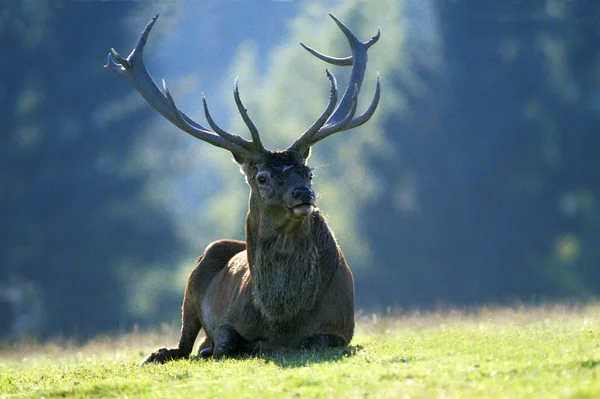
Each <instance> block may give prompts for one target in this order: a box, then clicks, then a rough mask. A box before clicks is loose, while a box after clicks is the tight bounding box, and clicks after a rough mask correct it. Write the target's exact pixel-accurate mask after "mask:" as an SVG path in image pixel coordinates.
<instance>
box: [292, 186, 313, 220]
mask: <svg viewBox="0 0 600 399" xmlns="http://www.w3.org/2000/svg"><path fill="white" fill-rule="evenodd" d="M289 208H290V210H291V211H292V214H293V215H294V216H295V217H302V216H308V215H310V214H311V213H313V211H314V210H315V192H314V191H313V190H312V189H311V188H310V187H308V186H306V185H301V186H297V187H295V188H294V189H293V190H292V199H291V202H290V206H289Z"/></svg>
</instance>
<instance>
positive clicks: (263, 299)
mask: <svg viewBox="0 0 600 399" xmlns="http://www.w3.org/2000/svg"><path fill="white" fill-rule="evenodd" d="M318 218H319V215H318V214H317V213H315V214H313V215H311V216H309V217H307V218H306V219H304V220H302V221H300V222H298V223H296V224H294V225H293V226H286V227H283V228H280V229H272V228H270V227H269V228H267V227H266V226H270V225H271V224H270V223H264V221H261V220H257V219H254V218H253V217H252V215H251V213H249V214H248V219H247V225H246V239H247V243H248V262H249V266H250V273H251V275H252V281H253V294H254V301H255V304H256V305H257V307H258V308H259V309H260V310H261V312H262V313H263V315H264V316H265V317H266V318H267V320H269V321H271V322H275V323H277V322H280V323H284V324H285V322H286V321H288V320H293V319H297V318H298V317H301V316H302V315H301V312H302V311H303V310H306V309H311V308H312V305H313V304H315V303H316V300H317V295H318V292H319V282H320V277H319V267H318V265H319V249H318V247H317V241H318V240H316V239H315V237H314V235H315V234H314V231H315V230H314V227H315V223H318Z"/></svg>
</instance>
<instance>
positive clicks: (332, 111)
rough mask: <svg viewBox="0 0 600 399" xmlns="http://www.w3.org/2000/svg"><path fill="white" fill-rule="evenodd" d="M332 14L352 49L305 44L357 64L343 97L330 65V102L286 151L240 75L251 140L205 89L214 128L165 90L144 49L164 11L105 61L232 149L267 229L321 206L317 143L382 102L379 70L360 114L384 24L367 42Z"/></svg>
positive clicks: (160, 107)
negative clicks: (221, 117) (266, 140)
mask: <svg viewBox="0 0 600 399" xmlns="http://www.w3.org/2000/svg"><path fill="white" fill-rule="evenodd" d="M330 16H331V18H333V20H334V21H335V22H336V23H337V25H338V26H339V28H340V29H341V30H342V32H343V33H344V35H345V36H346V38H347V39H348V43H349V44H350V48H351V50H352V55H351V56H349V57H345V58H335V57H330V56H327V55H324V54H321V53H319V52H317V51H316V50H314V49H312V48H310V47H308V46H305V45H304V44H302V46H303V47H304V48H305V49H306V50H308V51H309V52H310V53H312V54H313V55H315V56H316V57H318V58H320V59H322V60H323V61H326V62H328V63H330V64H334V65H342V66H343V65H347V66H350V65H351V66H352V71H351V73H350V79H349V81H348V86H347V87H346V90H345V92H344V94H343V96H342V99H341V100H340V101H339V103H338V101H337V100H338V89H337V82H336V79H335V76H334V75H333V74H332V73H331V72H330V71H329V70H326V72H327V77H328V78H329V81H330V84H331V95H330V98H329V103H328V105H327V107H326V108H325V110H324V111H323V113H322V114H321V116H320V117H319V118H318V119H317V120H316V121H315V122H314V123H313V124H312V126H310V127H309V128H308V130H306V132H304V133H303V134H302V135H301V136H300V137H299V138H298V139H297V140H296V141H295V142H294V143H293V144H292V145H291V146H290V147H289V148H287V149H286V150H284V151H269V150H267V149H265V148H264V146H263V145H262V143H261V140H260V135H259V133H258V130H257V128H256V126H255V125H254V123H253V122H252V120H251V119H250V117H249V116H248V113H247V110H246V108H245V107H244V105H243V104H242V101H241V99H240V95H239V90H238V83H237V78H236V80H235V84H234V91H233V95H234V99H235V103H236V105H237V108H238V111H239V113H240V115H241V117H242V119H243V120H244V122H245V124H246V126H247V127H248V130H249V131H250V135H251V138H252V139H251V140H246V139H244V138H242V137H240V136H238V135H235V134H232V133H229V132H227V131H225V130H224V129H222V128H220V127H219V126H218V125H217V124H216V123H215V121H214V120H213V118H212V117H211V115H210V112H209V110H208V105H207V102H206V98H205V97H204V95H203V96H202V100H203V105H204V113H205V115H206V120H207V122H208V125H209V126H210V129H209V128H207V127H204V126H202V125H201V124H199V123H198V122H195V121H194V120H192V119H191V118H190V117H188V116H187V115H186V114H185V113H183V112H182V111H180V110H179V109H178V108H177V106H176V104H175V101H174V100H173V97H172V96H171V93H170V92H169V89H168V88H167V85H166V83H165V81H164V80H163V82H162V87H163V88H162V90H161V89H159V88H158V87H157V85H156V84H155V83H154V81H153V79H152V77H151V76H150V75H149V73H148V71H147V69H146V67H145V65H144V59H143V53H144V46H145V45H146V41H147V39H148V35H149V34H150V31H151V30H152V27H153V26H154V23H155V22H156V20H157V19H158V15H156V16H155V17H154V18H153V19H152V20H151V21H150V22H149V23H148V25H147V26H146V28H145V29H144V31H143V32H142V34H141V36H140V38H139V40H138V42H137V44H136V46H135V48H134V49H133V51H132V52H131V54H129V56H128V57H127V58H123V57H121V56H120V55H119V54H118V53H117V52H116V51H115V50H114V49H111V53H110V54H109V55H108V62H107V64H106V65H105V66H104V67H105V68H107V69H109V70H111V71H113V72H115V73H117V74H118V75H121V76H124V77H126V78H127V79H129V80H130V81H131V83H132V84H133V86H134V87H135V88H136V89H137V90H138V92H139V93H140V94H141V95H142V97H144V99H145V100H146V101H147V102H148V104H150V105H151V106H152V107H153V108H154V109H155V110H157V111H158V112H159V113H160V114H161V115H162V116H164V117H165V118H166V119H168V120H169V121H170V122H171V123H172V124H174V125H175V126H177V127H178V128H180V129H181V130H183V131H184V132H186V133H188V134H190V135H192V136H194V137H196V138H198V139H200V140H202V141H205V142H207V143H210V144H212V145H215V146H217V147H221V148H224V149H226V150H228V151H230V152H231V153H232V154H233V156H234V158H235V160H236V161H237V162H238V164H239V165H240V167H241V169H242V171H243V172H244V174H245V175H246V180H247V183H248V185H249V186H250V188H251V196H250V209H249V211H250V214H252V213H253V210H255V211H256V212H255V213H260V214H261V215H263V217H262V218H261V224H262V226H261V227H262V228H261V230H263V228H264V229H267V230H268V229H275V230H277V229H279V228H283V227H286V226H288V227H289V226H290V225H295V224H298V222H300V221H302V220H303V219H304V218H306V216H308V215H310V214H311V213H312V212H313V211H314V210H315V194H314V192H313V191H312V189H311V179H312V172H311V170H310V168H309V167H308V166H306V161H307V159H308V157H309V155H310V148H311V146H312V145H314V144H315V143H317V142H319V141H321V140H323V139H324V138H326V137H328V136H330V135H332V134H334V133H338V132H342V131H345V130H349V129H352V128H354V127H357V126H360V125H362V124H363V123H365V122H367V121H368V120H369V118H371V116H372V115H373V113H374V112H375V109H376V108H377V105H378V103H379V96H380V79H379V74H378V77H377V86H376V90H375V95H374V98H373V100H372V101H371V104H370V105H369V107H368V108H367V110H366V111H365V112H364V113H363V114H361V115H360V116H355V114H356V107H357V97H358V94H359V92H360V88H361V85H362V82H363V78H364V74H365V70H366V66H367V50H368V49H369V47H371V46H372V45H373V44H375V43H376V42H377V40H378V39H379V36H380V32H379V30H378V32H377V34H376V35H375V36H374V37H373V38H372V39H370V40H369V41H367V42H364V43H363V42H361V41H360V40H358V39H357V38H356V36H355V35H354V34H353V33H352V32H351V31H350V30H349V29H348V28H347V27H346V26H345V25H344V24H343V23H342V22H340V21H339V20H338V19H337V18H336V17H334V16H333V15H330ZM259 210H260V211H259ZM249 217H250V216H249ZM249 222H251V221H249ZM271 231H273V230H271Z"/></svg>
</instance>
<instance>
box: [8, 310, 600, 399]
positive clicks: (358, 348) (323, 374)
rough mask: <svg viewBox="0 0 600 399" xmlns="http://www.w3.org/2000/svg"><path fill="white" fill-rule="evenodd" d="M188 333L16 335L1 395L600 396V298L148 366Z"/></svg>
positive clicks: (424, 319) (370, 327) (382, 319)
mask: <svg viewBox="0 0 600 399" xmlns="http://www.w3.org/2000/svg"><path fill="white" fill-rule="evenodd" d="M176 340H177V330H176V328H175V327H165V328H163V329H162V330H160V331H156V332H152V333H140V332H132V333H129V334H124V335H120V336H118V337H98V338H96V339H94V340H91V341H89V342H87V343H86V344H84V345H73V344H71V343H69V342H68V341H63V342H60V341H53V342H50V343H45V344H37V343H27V342H25V341H23V342H19V343H16V344H8V343H5V344H4V345H0V359H2V360H0V397H19V398H20V397H47V398H51V397H77V398H82V397H129V398H132V397H135V398H137V397H148V398H162V397H167V398H177V397H181V398H187V397H192V396H198V397H202V398H311V397H315V398H330V397H339V398H356V397H372V398H404V397H406V398H438V397H439V398H567V397H569V398H599V397H600V378H598V377H599V375H598V374H599V372H600V304H593V305H585V306H551V307H537V308H529V307H522V308H493V309H492V308H482V309H478V310H477V311H474V312H464V311H443V312H437V313H426V314H418V313H415V314H411V315H402V316H395V317H394V316H365V315H362V316H361V315H359V316H358V323H357V334H356V336H355V339H354V340H353V341H352V345H351V346H350V347H348V348H343V349H331V350H326V351H322V352H312V351H308V352H295V353H286V354H278V355H270V356H263V357H260V358H245V359H227V360H224V361H219V362H215V361H212V360H210V361H207V360H203V359H199V358H192V359H191V360H180V361H175V362H171V363H168V364H165V365H149V366H145V367H143V368H140V367H139V365H138V364H139V362H140V361H141V360H142V359H143V358H144V356H145V355H147V354H148V353H149V352H150V351H151V350H153V349H154V348H155V347H157V346H160V345H164V344H167V345H169V344H174V343H175V342H176Z"/></svg>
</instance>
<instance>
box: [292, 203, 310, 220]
mask: <svg viewBox="0 0 600 399" xmlns="http://www.w3.org/2000/svg"><path fill="white" fill-rule="evenodd" d="M290 210H291V211H292V214H293V215H294V217H305V216H308V215H310V214H311V213H313V212H314V210H315V205H314V204H312V203H310V202H303V203H301V204H298V205H295V206H292V207H290Z"/></svg>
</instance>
